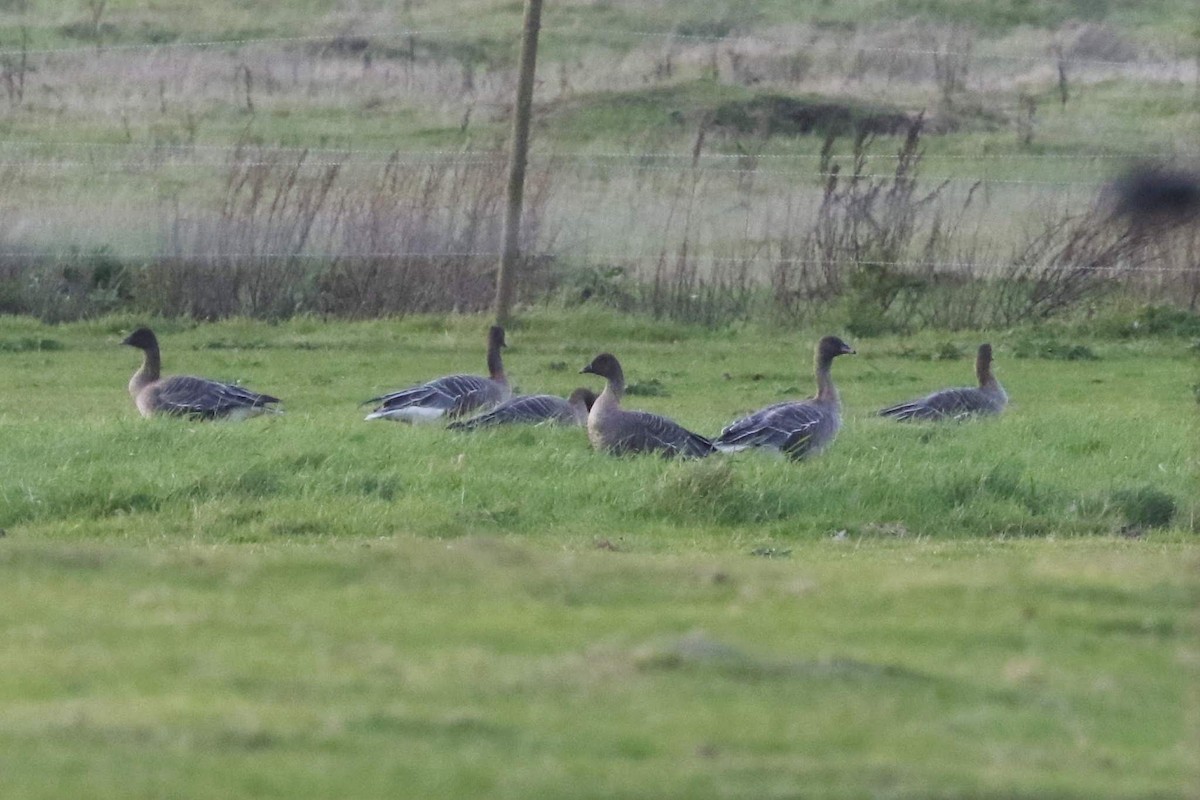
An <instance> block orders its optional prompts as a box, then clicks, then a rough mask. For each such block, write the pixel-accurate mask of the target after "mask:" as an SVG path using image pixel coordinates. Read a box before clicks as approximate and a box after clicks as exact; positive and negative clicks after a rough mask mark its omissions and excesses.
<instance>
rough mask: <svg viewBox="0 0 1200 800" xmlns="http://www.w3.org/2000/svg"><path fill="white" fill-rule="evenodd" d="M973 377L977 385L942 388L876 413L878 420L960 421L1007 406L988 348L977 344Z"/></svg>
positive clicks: (988, 345)
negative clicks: (888, 418)
mask: <svg viewBox="0 0 1200 800" xmlns="http://www.w3.org/2000/svg"><path fill="white" fill-rule="evenodd" d="M975 377H976V378H978V379H979V386H978V387H972V386H964V387H961V388H956V389H942V390H941V391H937V392H934V393H933V394H929V395H926V396H925V397H919V398H917V399H916V400H909V401H908V402H906V403H898V404H896V405H894V406H888V407H887V408H885V409H883V410H882V411H880V412H879V415H880V416H881V417H891V418H892V419H897V420H902V421H906V422H908V421H913V420H963V419H967V418H968V417H972V416H977V415H987V414H999V413H1000V412H1001V411H1003V410H1004V407H1005V406H1006V405H1008V395H1007V394H1006V393H1005V391H1004V387H1002V386H1001V385H1000V381H998V380H996V376H995V375H994V374H992V346H991V345H990V344H986V343H985V344H981V345H979V352H978V353H977V354H976V356H975Z"/></svg>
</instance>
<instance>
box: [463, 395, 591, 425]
mask: <svg viewBox="0 0 1200 800" xmlns="http://www.w3.org/2000/svg"><path fill="white" fill-rule="evenodd" d="M595 397H596V396H595V395H594V394H593V393H592V392H591V390H589V389H576V390H575V392H574V393H572V395H571V397H570V399H567V400H564V399H563V398H561V397H558V396H557V395H552V394H527V395H520V396H518V397H513V398H511V399H509V400H506V401H504V402H503V403H501V404H500V405H498V406H496V407H495V408H493V409H492V410H491V411H487V412H485V413H483V414H480V415H479V416H476V417H472V418H470V419H467V420H461V421H459V422H454V423H451V424H450V425H449V426H447V427H449V428H453V429H456V430H476V429H478V428H487V427H491V426H494V425H514V424H525V425H540V424H542V423H546V422H550V423H557V424H562V425H586V424H587V412H588V409H590V408H591V405H592V402H593V401H594V400H595Z"/></svg>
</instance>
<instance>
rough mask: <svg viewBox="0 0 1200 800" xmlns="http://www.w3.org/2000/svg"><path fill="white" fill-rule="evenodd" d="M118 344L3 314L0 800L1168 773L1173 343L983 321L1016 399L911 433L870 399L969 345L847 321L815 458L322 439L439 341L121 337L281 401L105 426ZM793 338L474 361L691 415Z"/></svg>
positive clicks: (1179, 498)
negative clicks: (152, 343)
mask: <svg viewBox="0 0 1200 800" xmlns="http://www.w3.org/2000/svg"><path fill="white" fill-rule="evenodd" d="M134 322H135V321H134V320H132V319H125V318H110V319H106V320H102V321H99V322H93V323H82V324H76V325H71V326H62V327H47V326H42V325H39V324H37V323H33V322H30V321H26V320H19V319H12V318H8V319H5V320H2V321H0V376H2V377H3V382H2V384H0V385H2V386H3V389H0V398H2V402H0V436H2V437H3V449H2V450H0V528H3V529H4V532H5V535H4V537H3V538H0V586H2V587H3V589H2V590H0V620H2V622H0V630H3V631H4V637H5V644H6V646H5V647H4V648H3V649H2V651H0V652H2V655H0V663H2V665H3V668H2V669H0V741H2V745H0V753H3V755H2V756H0V760H2V761H3V769H0V794H2V795H3V796H4V797H6V798H9V797H12V798H19V797H62V796H83V795H87V796H89V797H122V798H129V797H151V796H163V795H169V796H173V797H230V796H248V795H254V796H264V797H330V796H354V797H384V796H395V795H396V793H397V792H401V793H405V794H407V795H409V796H446V797H464V796H489V797H596V796H608V797H646V796H653V797H755V798H761V797H790V796H804V797H822V796H894V797H928V796H931V795H932V796H1006V797H1009V796H1024V797H1046V796H1055V797H1081V798H1082V797H1129V796H1150V795H1153V796H1164V797H1186V796H1190V795H1191V794H1192V793H1194V791H1195V789H1196V787H1197V783H1196V781H1197V778H1198V777H1200V772H1198V767H1200V764H1198V762H1197V759H1196V756H1195V753H1196V752H1197V751H1198V748H1197V747H1196V745H1197V744H1198V743H1200V737H1198V733H1200V708H1198V707H1197V704H1196V695H1195V687H1196V685H1197V678H1198V675H1197V652H1198V650H1200V647H1198V641H1197V628H1196V622H1197V619H1196V616H1195V608H1196V607H1197V601H1198V600H1200V592H1198V590H1197V581H1196V577H1197V575H1196V571H1197V569H1198V568H1200V558H1198V556H1200V551H1198V550H1197V547H1196V545H1195V534H1196V529H1197V520H1196V511H1197V506H1196V500H1195V491H1194V489H1195V486H1196V476H1197V450H1196V447H1195V442H1196V423H1197V414H1196V405H1195V399H1194V396H1193V389H1192V386H1193V385H1194V384H1195V383H1196V382H1197V369H1196V367H1197V361H1196V351H1195V349H1191V350H1189V348H1188V344H1189V342H1188V340H1186V339H1181V338H1175V337H1167V336H1159V337H1142V338H1120V337H1104V338H1101V337H1097V336H1088V335H1086V334H1085V333H1084V332H1081V330H1072V329H1069V328H1062V329H1059V330H1055V331H1029V330H1018V331H1001V332H993V333H991V334H988V335H987V338H989V339H990V340H991V341H992V342H993V343H994V344H995V345H996V348H997V352H998V371H999V375H1000V377H1001V379H1002V380H1003V381H1004V382H1005V385H1006V386H1007V387H1008V389H1009V391H1010V393H1011V394H1012V396H1013V405H1012V408H1011V409H1010V411H1009V412H1008V413H1007V414H1006V415H1005V416H1003V417H1001V418H999V419H996V420H990V421H984V422H980V423H976V424H969V425H955V426H949V427H931V426H914V427H903V426H896V425H892V424H887V423H885V422H884V421H883V420H879V419H876V418H873V417H872V416H871V412H872V410H873V409H875V408H877V407H879V406H880V405H882V404H884V403H885V402H888V401H891V400H896V399H901V398H904V397H907V396H911V395H914V394H917V393H920V392H922V391H924V390H926V389H929V388H933V387H936V386H940V385H947V384H951V383H962V382H966V381H968V380H969V375H970V372H971V364H970V359H969V357H962V358H954V357H953V356H955V355H956V354H959V353H969V352H970V351H971V350H972V349H973V347H974V346H975V344H976V343H977V342H978V341H979V340H980V339H981V338H983V335H982V334H974V335H966V334H964V335H957V336H948V335H945V334H941V335H932V334H928V335H922V336H919V337H914V338H910V339H904V340H900V339H866V340H861V341H856V342H854V344H856V345H857V346H858V348H859V355H858V356H855V357H847V358H843V359H840V360H839V362H838V363H837V365H836V376H837V379H838V381H839V385H840V386H841V389H842V393H843V396H844V399H845V402H846V404H847V406H848V419H847V424H846V428H845V430H844V431H843V432H842V435H841V437H840V438H839V440H838V442H837V443H836V444H835V446H834V447H833V448H832V449H831V450H830V452H829V453H827V454H826V455H824V456H823V457H821V458H819V459H816V460H813V461H811V462H809V463H805V464H792V463H788V462H784V461H777V460H773V459H770V458H766V457H763V456H760V455H758V454H752V453H751V454H742V455H739V456H737V457H734V458H729V459H712V460H709V461H706V462H698V463H690V464H679V463H670V462H664V461H661V460H658V459H655V458H643V459H612V458H608V457H605V456H601V455H598V454H594V453H592V452H591V451H590V450H588V448H587V446H586V441H585V439H584V437H583V435H582V432H580V431H578V430H549V429H540V428H539V429H529V430H511V431H497V432H489V433H480V434H474V435H470V434H454V433H452V432H447V431H444V430H441V429H438V428H418V429H413V428H409V427H405V426H402V425H398V424H390V423H371V424H368V423H364V422H362V421H361V413H362V412H361V410H360V409H357V408H356V407H355V404H356V402H357V401H359V400H361V399H363V398H365V397H368V396H370V395H371V394H373V393H375V392H377V391H379V390H383V389H387V388H394V387H398V386H401V385H404V384H405V383H408V382H411V381H415V380H419V379H423V378H426V377H430V376H432V375H437V374H443V373H445V372H447V371H452V370H471V371H476V370H478V369H480V368H481V367H482V363H481V362H482V355H481V350H482V331H483V328H484V327H485V321H483V320H480V319H474V318H443V317H426V318H412V319H408V320H402V321H391V322H372V323H360V324H344V323H343V324H329V323H323V322H319V321H314V320H295V321H292V322H290V323H286V324H282V325H266V324H260V323H249V322H241V321H231V322H227V323H221V324H215V325H198V326H195V325H181V324H179V323H174V322H160V323H159V324H158V325H157V326H156V327H157V328H158V329H159V331H160V338H161V339H162V342H163V346H164V356H165V359H166V362H167V368H168V370H172V371H191V372H197V373H201V374H206V375H211V376H213V377H223V378H228V379H243V380H245V381H246V382H247V383H248V384H249V385H251V386H253V387H255V388H260V389H263V390H267V391H271V392H274V393H277V394H279V395H280V396H282V397H284V398H285V400H286V402H287V407H288V411H287V413H286V414H285V415H284V416H282V417H278V418H270V419H258V420H253V421H250V422H248V423H245V424H208V425H205V424H191V423H187V422H182V421H178V420H150V421H147V420H141V419H139V418H137V417H136V416H135V414H134V411H133V408H132V404H131V403H130V402H129V399H128V396H127V395H126V394H125V392H124V383H125V380H126V378H127V375H128V374H129V372H130V371H131V370H132V369H133V367H134V366H135V364H136V360H137V354H136V353H135V352H133V351H130V350H128V349H126V348H121V347H119V346H118V345H117V342H118V341H119V337H120V334H121V331H123V330H128V328H129V327H131V326H132V324H134ZM1117 329H1118V330H1121V328H1117ZM816 333H817V332H806V333H787V334H782V333H780V332H779V331H768V330H759V329H755V328H746V329H741V330H725V331H716V332H713V331H701V330H697V329H692V328H687V327H683V326H672V325H668V324H653V323H648V322H645V321H641V320H637V319H632V318H625V317H616V316H611V315H606V314H601V313H595V312H586V311H585V312H581V313H579V314H576V315H572V316H570V317H567V316H564V315H560V314H556V313H551V312H541V313H537V314H532V315H531V316H529V317H528V319H527V320H526V321H525V322H524V323H523V324H522V325H520V326H517V327H515V328H514V329H513V330H512V331H511V332H510V337H509V339H510V344H511V346H510V348H509V350H508V351H507V353H506V357H507V365H508V368H509V371H510V373H511V374H512V376H513V377H514V378H515V379H516V380H517V381H518V383H519V384H520V386H521V388H523V389H525V390H529V391H534V390H543V389H547V390H553V391H562V392H565V391H567V390H568V389H570V388H571V387H573V386H575V385H578V384H580V383H589V382H590V378H589V377H587V376H581V375H578V374H576V372H577V370H578V369H579V367H581V366H582V365H583V364H584V363H585V362H586V361H587V359H588V358H590V356H591V355H594V354H595V352H598V351H600V350H603V349H608V350H612V351H613V352H616V353H617V354H618V355H619V356H620V357H622V359H623V360H624V362H625V365H626V369H627V373H628V375H629V378H630V379H631V381H632V382H634V383H635V384H638V385H640V386H641V391H642V394H637V395H634V396H633V397H631V398H630V403H631V404H636V405H637V406H639V407H643V408H648V409H653V410H656V411H661V412H664V413H669V414H671V415H672V416H674V417H676V418H677V419H679V420H680V421H682V422H685V423H686V424H688V425H689V426H691V427H693V428H695V429H697V430H700V431H702V432H707V433H712V432H715V430H716V429H718V428H719V427H720V426H721V425H722V424H724V423H725V422H727V421H728V420H729V419H731V418H732V417H733V416H735V415H737V414H738V413H740V412H742V411H745V410H748V409H750V408H753V407H756V406H758V405H761V404H764V403H767V402H771V401H774V400H777V399H780V398H782V397H787V396H794V395H797V394H806V393H808V392H809V391H810V389H811V380H812V379H811V376H810V374H809V372H810V369H811V368H810V366H809V360H810V355H809V350H810V347H811V343H812V341H813V339H814V338H815V336H816ZM1089 354H1090V355H1091V356H1094V357H1095V358H1091V359H1088V358H1086V356H1087V355H1089ZM1066 356H1074V357H1075V359H1076V360H1066V359H1065V357H1066ZM935 357H936V358H935ZM1164 503H1165V504H1167V505H1168V506H1170V507H1171V508H1172V509H1173V514H1169V517H1170V518H1169V520H1164V519H1163V518H1162V514H1161V510H1162V508H1163V504H1164ZM1155 509H1158V511H1157V512H1156V511H1155ZM1156 514H1158V515H1157V516H1156ZM1164 523H1165V524H1164Z"/></svg>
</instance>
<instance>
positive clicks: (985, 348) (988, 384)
mask: <svg viewBox="0 0 1200 800" xmlns="http://www.w3.org/2000/svg"><path fill="white" fill-rule="evenodd" d="M975 377H976V378H978V379H979V388H981V389H990V388H992V387H994V386H995V385H996V376H995V375H993V374H992V346H991V345H990V344H984V345H980V346H979V353H978V355H976V356H975Z"/></svg>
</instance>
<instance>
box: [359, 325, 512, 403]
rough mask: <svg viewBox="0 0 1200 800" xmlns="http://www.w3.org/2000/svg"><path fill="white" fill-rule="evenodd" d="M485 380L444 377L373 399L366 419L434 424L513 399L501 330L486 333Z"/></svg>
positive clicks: (494, 327) (473, 377)
mask: <svg viewBox="0 0 1200 800" xmlns="http://www.w3.org/2000/svg"><path fill="white" fill-rule="evenodd" d="M487 341H488V351H487V366H488V376H489V377H486V378H485V377H483V376H481V375H447V376H445V377H442V378H435V379H434V380H431V381H429V382H428V383H422V384H420V385H419V386H412V387H410V388H408V389H401V390H400V391H398V392H391V393H389V394H384V395H380V396H379V397H372V398H371V399H370V400H365V401H363V405H367V404H369V403H378V404H379V405H378V407H376V408H375V410H374V411H372V412H371V413H370V414H367V416H366V419H391V420H399V421H401V422H433V421H436V420H439V419H442V418H448V419H455V418H457V417H464V416H466V415H468V414H472V413H474V412H476V411H485V410H487V409H490V408H493V407H495V406H496V405H498V404H500V403H502V402H504V401H505V400H507V399H508V398H509V397H511V396H512V390H511V389H510V388H509V386H508V378H507V377H506V376H505V374H504V363H503V362H502V361H501V359H500V348H502V347H505V346H506V344H505V342H504V329H503V328H501V327H500V326H499V325H493V326H492V327H491V329H490V330H489V331H488V340H487Z"/></svg>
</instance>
